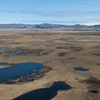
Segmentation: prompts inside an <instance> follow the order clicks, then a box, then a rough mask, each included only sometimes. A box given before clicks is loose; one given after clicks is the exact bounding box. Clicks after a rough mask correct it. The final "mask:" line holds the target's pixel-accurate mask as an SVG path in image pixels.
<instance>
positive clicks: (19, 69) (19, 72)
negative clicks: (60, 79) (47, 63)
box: [0, 62, 44, 82]
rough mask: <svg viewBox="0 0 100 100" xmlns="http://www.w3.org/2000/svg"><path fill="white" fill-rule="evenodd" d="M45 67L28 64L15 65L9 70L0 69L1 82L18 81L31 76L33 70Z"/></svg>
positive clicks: (37, 64)
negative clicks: (17, 79)
mask: <svg viewBox="0 0 100 100" xmlns="http://www.w3.org/2000/svg"><path fill="white" fill-rule="evenodd" d="M42 68H44V66H43V65H42V64H40V63H33V62H26V63H19V64H16V65H13V66H11V67H8V68H1V69H0V82H4V81H7V80H12V79H16V78H18V77H21V76H25V75H27V74H31V73H32V72H33V70H38V71H39V70H40V69H42Z"/></svg>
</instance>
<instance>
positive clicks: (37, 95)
mask: <svg viewBox="0 0 100 100" xmlns="http://www.w3.org/2000/svg"><path fill="white" fill-rule="evenodd" d="M68 89H71V87H70V86H69V85H68V84H66V83H65V82H62V81H58V82H54V83H53V85H52V86H51V87H50V88H41V89H37V90H34V91H31V92H28V93H25V94H23V95H21V96H19V97H17V98H15V99H13V100H51V99H52V98H53V97H55V96H56V95H57V91H59V90H68Z"/></svg>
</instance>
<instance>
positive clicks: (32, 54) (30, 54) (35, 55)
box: [30, 54, 38, 56]
mask: <svg viewBox="0 0 100 100" xmlns="http://www.w3.org/2000/svg"><path fill="white" fill-rule="evenodd" d="M30 56H38V55H37V54H30Z"/></svg>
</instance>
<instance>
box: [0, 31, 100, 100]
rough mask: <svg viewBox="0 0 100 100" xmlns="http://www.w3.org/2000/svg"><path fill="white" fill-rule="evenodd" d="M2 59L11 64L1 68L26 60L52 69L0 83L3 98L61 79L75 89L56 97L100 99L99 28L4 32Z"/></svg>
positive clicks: (0, 40)
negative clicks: (24, 79)
mask: <svg viewBox="0 0 100 100" xmlns="http://www.w3.org/2000/svg"><path fill="white" fill-rule="evenodd" d="M0 62H7V63H8V65H1V66H0V68H1V69H2V68H7V67H9V66H11V65H15V64H18V63H25V62H36V63H41V64H43V65H44V66H48V67H49V68H50V71H47V72H46V73H45V75H43V76H42V77H39V78H36V79H35V80H34V81H29V82H23V83H18V84H0V100H12V99H14V98H16V97H19V96H20V95H23V94H25V93H28V92H30V91H34V90H38V89H41V88H49V87H51V86H52V84H53V83H54V82H59V81H61V82H65V83H66V84H68V85H69V86H70V87H71V89H69V90H59V91H58V92H57V95H56V96H55V97H53V98H52V100H100V32H99V31H59V30H56V31H54V30H52V31H47V30H42V31H40V30H39V31H38V30H33V31H32V30H31V31H27V32H19V31H17V32H7V31H5V32H0ZM75 68H78V69H81V70H75ZM82 69H85V70H83V71H82ZM44 70H45V69H44ZM33 100H34V99H33Z"/></svg>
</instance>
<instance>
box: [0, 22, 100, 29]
mask: <svg viewBox="0 0 100 100" xmlns="http://www.w3.org/2000/svg"><path fill="white" fill-rule="evenodd" d="M0 28H39V29H50V28H76V29H77V28H100V25H92V26H87V25H80V24H76V25H59V24H47V23H44V24H0Z"/></svg>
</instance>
